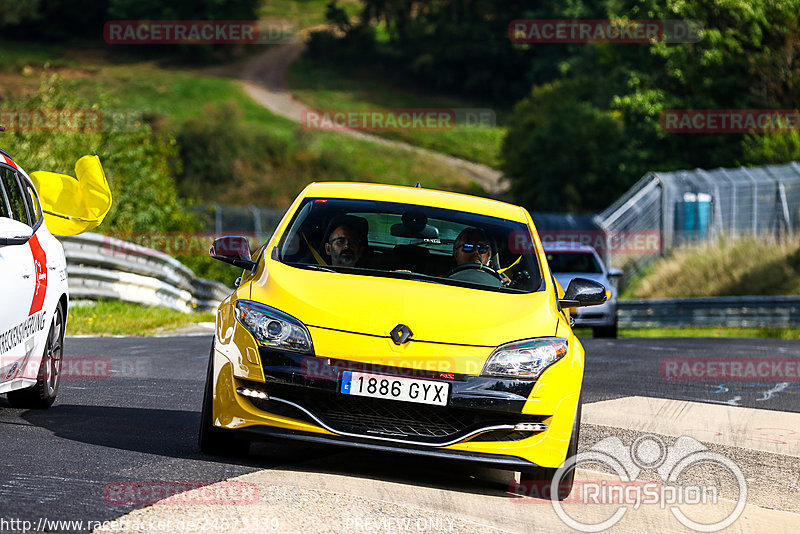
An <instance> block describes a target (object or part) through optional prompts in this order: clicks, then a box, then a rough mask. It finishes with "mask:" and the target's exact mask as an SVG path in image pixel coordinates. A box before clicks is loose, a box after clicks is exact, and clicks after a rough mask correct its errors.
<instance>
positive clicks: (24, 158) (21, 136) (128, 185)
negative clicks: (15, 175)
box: [0, 76, 197, 232]
mask: <svg viewBox="0 0 800 534" xmlns="http://www.w3.org/2000/svg"><path fill="white" fill-rule="evenodd" d="M0 105H2V109H4V110H13V109H43V110H59V109H66V110H82V109H83V110H85V109H95V110H97V111H98V112H99V111H101V110H103V109H107V108H108V106H107V105H106V103H105V102H103V101H101V102H99V103H95V104H94V105H90V104H88V103H87V102H85V101H83V100H81V99H80V98H78V97H77V96H76V94H75V93H74V91H72V90H70V89H68V88H67V87H66V86H65V85H64V83H63V82H62V81H61V79H60V78H59V77H58V76H49V77H47V78H44V79H43V81H42V83H41V86H40V87H39V90H38V91H37V92H36V93H34V94H32V95H29V96H24V97H21V98H17V99H14V100H6V101H4V102H2V103H0ZM2 135H3V137H2V144H3V148H4V149H5V150H7V151H8V152H9V153H11V154H12V156H14V157H16V158H17V159H18V160H19V163H20V165H21V166H22V167H23V168H24V169H25V170H26V171H28V172H32V171H36V170H47V171H53V172H60V173H64V174H69V175H73V176H74V172H75V171H74V166H75V162H76V161H77V160H78V158H80V157H81V156H84V155H86V154H97V155H98V156H99V157H100V161H101V163H102V164H103V168H104V170H105V172H106V177H107V178H108V182H109V185H110V186H111V192H112V195H113V197H114V202H113V204H112V206H111V210H110V212H109V214H108V216H107V217H106V219H105V221H104V222H103V224H102V225H101V226H100V227H99V228H98V231H100V232H143V231H177V230H183V231H186V230H192V229H195V228H197V223H196V221H195V220H194V217H193V216H191V215H190V214H189V213H188V212H187V211H186V209H185V208H184V206H183V205H182V203H181V202H180V200H179V199H178V196H177V190H176V188H175V180H174V178H173V175H172V174H171V172H170V169H171V166H170V160H171V159H174V158H176V157H177V154H178V150H177V144H176V142H175V139H173V138H171V137H170V136H168V135H163V134H156V133H154V132H153V130H152V129H151V127H150V125H148V124H147V123H145V122H141V123H139V124H138V125H137V127H136V129H133V130H131V131H124V132H118V131H109V130H104V129H103V128H100V129H99V130H98V129H96V128H95V129H91V128H88V127H85V128H84V129H82V130H80V131H52V132H47V131H39V132H37V131H13V129H12V128H9V131H7V132H5V133H4V134H2Z"/></svg>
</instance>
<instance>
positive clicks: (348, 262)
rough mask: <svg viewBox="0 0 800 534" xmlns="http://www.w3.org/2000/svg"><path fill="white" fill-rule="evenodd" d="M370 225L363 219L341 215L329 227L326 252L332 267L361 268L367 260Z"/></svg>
mask: <svg viewBox="0 0 800 534" xmlns="http://www.w3.org/2000/svg"><path fill="white" fill-rule="evenodd" d="M368 233H369V223H367V220H366V219H364V218H363V217H356V216H354V215H340V216H338V217H334V218H333V220H332V221H331V222H330V224H329V225H328V232H326V235H327V236H328V239H327V240H326V241H325V252H326V253H327V254H328V256H330V258H331V265H333V266H343V267H360V266H362V265H361V264H362V263H363V260H364V259H365V251H366V249H367V234H368Z"/></svg>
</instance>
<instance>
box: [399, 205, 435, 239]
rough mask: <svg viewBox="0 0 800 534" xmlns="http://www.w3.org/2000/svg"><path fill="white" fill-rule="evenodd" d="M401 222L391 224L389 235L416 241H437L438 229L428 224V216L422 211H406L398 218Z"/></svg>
mask: <svg viewBox="0 0 800 534" xmlns="http://www.w3.org/2000/svg"><path fill="white" fill-rule="evenodd" d="M400 220H401V221H402V222H400V223H398V224H393V225H392V228H391V230H390V233H391V234H392V235H393V236H394V237H412V238H418V239H437V238H438V237H439V229H438V228H436V227H435V226H431V225H430V224H428V216H427V215H425V213H424V212H423V211H422V210H408V211H406V212H405V213H403V216H402V217H401V218H400Z"/></svg>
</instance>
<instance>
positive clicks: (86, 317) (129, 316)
mask: <svg viewBox="0 0 800 534" xmlns="http://www.w3.org/2000/svg"><path fill="white" fill-rule="evenodd" d="M213 321H214V314H213V313H210V312H198V313H182V312H179V311H177V310H173V309H170V308H164V307H161V306H141V305H138V304H130V303H127V302H117V301H98V302H96V303H94V304H90V305H82V306H72V307H71V308H70V310H69V317H68V319H67V335H68V336H69V335H76V334H95V335H102V334H108V335H129V336H148V335H153V334H159V333H164V332H168V331H170V330H175V329H177V328H183V327H187V326H192V325H194V324H196V323H200V322H213ZM209 335H210V333H209Z"/></svg>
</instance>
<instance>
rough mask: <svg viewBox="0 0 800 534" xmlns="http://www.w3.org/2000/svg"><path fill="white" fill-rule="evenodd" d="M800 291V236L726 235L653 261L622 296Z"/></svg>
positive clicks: (718, 294)
mask: <svg viewBox="0 0 800 534" xmlns="http://www.w3.org/2000/svg"><path fill="white" fill-rule="evenodd" d="M798 293H800V238H794V239H792V240H783V241H775V240H774V239H771V238H769V237H762V238H753V237H747V238H742V239H738V240H731V239H721V240H718V241H710V242H707V243H704V244H702V245H698V246H693V247H684V248H680V249H677V250H675V251H673V253H672V254H671V255H670V256H668V257H666V258H663V259H660V260H658V261H657V262H656V263H655V264H653V265H651V266H650V267H649V268H648V269H647V271H646V272H645V273H644V274H643V275H642V276H640V277H638V278H636V279H635V280H634V281H633V283H632V284H631V286H630V287H628V288H627V289H626V291H625V292H624V294H623V296H622V297H623V298H680V297H710V296H711V297H713V296H739V295H796V294H798Z"/></svg>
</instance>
